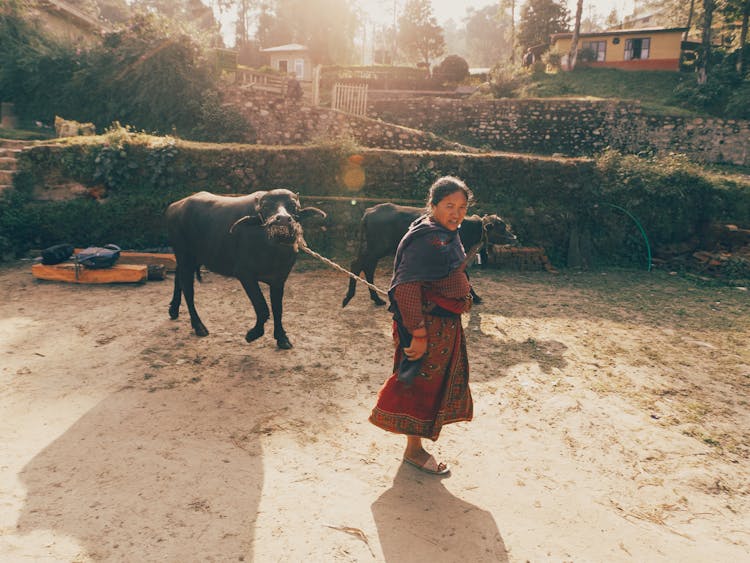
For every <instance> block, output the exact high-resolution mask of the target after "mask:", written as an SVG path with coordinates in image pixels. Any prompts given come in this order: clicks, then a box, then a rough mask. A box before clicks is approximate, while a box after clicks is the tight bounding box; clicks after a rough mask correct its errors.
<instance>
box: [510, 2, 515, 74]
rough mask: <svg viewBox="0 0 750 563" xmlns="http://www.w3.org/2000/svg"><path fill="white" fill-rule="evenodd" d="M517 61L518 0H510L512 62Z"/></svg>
mask: <svg viewBox="0 0 750 563" xmlns="http://www.w3.org/2000/svg"><path fill="white" fill-rule="evenodd" d="M515 62H516V0H510V64H515Z"/></svg>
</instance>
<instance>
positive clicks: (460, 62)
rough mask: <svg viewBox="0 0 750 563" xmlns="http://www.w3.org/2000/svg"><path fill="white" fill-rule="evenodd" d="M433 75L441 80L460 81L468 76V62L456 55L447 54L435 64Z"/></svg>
mask: <svg viewBox="0 0 750 563" xmlns="http://www.w3.org/2000/svg"><path fill="white" fill-rule="evenodd" d="M433 75H434V76H435V77H436V78H438V79H440V80H442V81H443V82H462V81H464V80H466V79H467V78H468V77H469V63H467V62H466V60H465V59H463V58H462V57H459V56H458V55H448V56H447V57H445V58H444V59H443V60H442V62H441V63H440V64H439V65H438V66H437V68H436V69H435V72H434V73H433Z"/></svg>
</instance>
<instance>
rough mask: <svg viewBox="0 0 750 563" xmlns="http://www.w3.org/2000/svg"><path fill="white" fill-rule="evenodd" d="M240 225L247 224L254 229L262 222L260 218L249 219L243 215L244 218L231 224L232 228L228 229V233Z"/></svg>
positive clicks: (248, 216) (249, 217)
mask: <svg viewBox="0 0 750 563" xmlns="http://www.w3.org/2000/svg"><path fill="white" fill-rule="evenodd" d="M241 223H247V224H248V225H250V226H251V227H255V226H258V225H261V224H263V222H262V221H261V220H260V217H258V216H257V215H255V216H253V217H251V216H250V215H245V216H244V217H240V218H239V219H237V220H236V221H235V222H234V223H232V226H231V227H229V232H230V233H233V232H234V229H235V227H236V226H237V225H239V224H241Z"/></svg>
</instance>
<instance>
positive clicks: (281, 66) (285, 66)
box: [279, 59, 289, 72]
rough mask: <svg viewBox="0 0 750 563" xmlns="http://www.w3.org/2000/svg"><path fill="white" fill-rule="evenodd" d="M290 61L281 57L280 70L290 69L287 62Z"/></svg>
mask: <svg viewBox="0 0 750 563" xmlns="http://www.w3.org/2000/svg"><path fill="white" fill-rule="evenodd" d="M288 63H289V61H287V60H286V59H279V70H280V71H281V72H287V70H288V68H287V64H288Z"/></svg>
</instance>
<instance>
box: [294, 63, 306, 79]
mask: <svg viewBox="0 0 750 563" xmlns="http://www.w3.org/2000/svg"><path fill="white" fill-rule="evenodd" d="M294 75H295V76H296V77H297V78H298V79H299V80H302V79H304V78H305V59H295V60H294Z"/></svg>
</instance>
